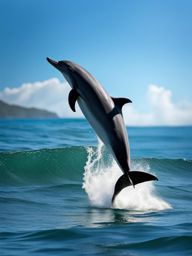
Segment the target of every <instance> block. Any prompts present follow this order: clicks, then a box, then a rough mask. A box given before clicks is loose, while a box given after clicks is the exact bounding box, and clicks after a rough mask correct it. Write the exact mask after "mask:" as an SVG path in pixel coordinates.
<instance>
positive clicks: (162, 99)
mask: <svg viewBox="0 0 192 256" xmlns="http://www.w3.org/2000/svg"><path fill="white" fill-rule="evenodd" d="M147 98H148V102H149V107H150V110H151V111H150V113H139V112H138V111H137V110H136V109H135V108H134V107H133V106H128V107H126V108H125V111H124V118H125V122H126V123H127V124H130V125H191V124H192V103H189V102H179V103H174V102H173V100H172V92H171V91H170V90H167V89H165V88H164V87H160V86H157V85H150V86H149V88H148V92H147Z"/></svg>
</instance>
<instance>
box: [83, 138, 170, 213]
mask: <svg viewBox="0 0 192 256" xmlns="http://www.w3.org/2000/svg"><path fill="white" fill-rule="evenodd" d="M87 153H88V158H87V162H86V165H85V167H84V169H85V172H84V177H83V188H84V189H85V191H86V193H87V194H88V197H89V200H90V203H91V205H93V206H97V207H112V206H111V198H112V195H113V191H114V186H115V183H116V182H117V180H118V178H119V177H120V176H121V175H122V171H121V170H120V168H119V166H118V165H117V163H116V162H115V161H114V160H113V158H112V157H111V156H110V155H109V154H106V148H105V146H104V145H103V143H102V142H101V141H100V140H99V143H98V147H97V148H96V149H94V148H92V147H89V148H88V149H87ZM131 168H132V171H146V168H147V172H150V168H149V166H147V167H146V166H143V165H142V163H140V164H138V163H137V164H134V163H132V166H131ZM113 207H114V208H118V209H127V210H135V211H145V212H146V211H160V210H165V209H170V208H171V206H170V205H169V204H168V203H167V202H165V201H164V200H163V199H162V198H160V197H159V196H157V194H156V192H155V187H154V185H153V183H152V182H146V183H141V184H138V185H137V186H136V187H135V189H134V188H133V187H132V186H130V187H127V188H125V189H123V190H122V191H121V193H120V194H119V195H118V196H117V197H116V199H115V203H114V205H113Z"/></svg>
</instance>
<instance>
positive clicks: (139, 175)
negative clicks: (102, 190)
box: [112, 172, 158, 204]
mask: <svg viewBox="0 0 192 256" xmlns="http://www.w3.org/2000/svg"><path fill="white" fill-rule="evenodd" d="M150 180H158V179H157V177H155V176H154V175H152V174H149V173H146V172H129V173H128V174H123V175H122V176H121V177H120V178H119V179H118V181H117V182H116V184H115V189H114V193H113V197H112V204H113V202H114V200H115V197H116V196H117V195H118V194H119V193H120V191H121V190H122V189H124V188H125V187H128V186H131V185H133V186H135V185H137V184H139V183H142V182H145V181H150Z"/></svg>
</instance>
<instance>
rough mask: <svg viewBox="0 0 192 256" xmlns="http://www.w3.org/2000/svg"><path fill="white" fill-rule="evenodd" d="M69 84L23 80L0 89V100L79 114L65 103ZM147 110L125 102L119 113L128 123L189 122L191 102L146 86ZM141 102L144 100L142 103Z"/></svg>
mask: <svg viewBox="0 0 192 256" xmlns="http://www.w3.org/2000/svg"><path fill="white" fill-rule="evenodd" d="M69 91H70V86H69V85H68V84H67V82H60V81H59V80H58V79H57V78H52V79H49V80H46V81H42V82H35V83H25V84H22V85H21V86H20V87H16V88H5V89H4V90H2V91H0V99H2V100H4V101H6V102H8V103H11V104H17V105H21V106H26V107H38V108H42V109H47V110H50V111H54V112H56V113H57V114H58V115H59V116H60V117H83V115H82V113H81V111H80V109H79V108H78V107H77V108H76V109H77V112H75V113H74V112H72V110H71V109H70V107H69V105H68V94H69ZM146 101H147V102H148V103H149V109H150V112H149V113H142V112H140V111H138V110H137V109H136V107H135V106H134V105H133V104H127V106H126V107H124V109H123V115H124V119H125V122H126V124H128V125H190V124H192V103H189V102H178V103H174V102H173V100H172V93H171V91H170V90H167V89H165V88H164V87H160V86H157V85H150V86H149V87H148V91H147V94H146ZM146 101H145V102H146Z"/></svg>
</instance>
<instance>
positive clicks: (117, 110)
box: [47, 58, 157, 203]
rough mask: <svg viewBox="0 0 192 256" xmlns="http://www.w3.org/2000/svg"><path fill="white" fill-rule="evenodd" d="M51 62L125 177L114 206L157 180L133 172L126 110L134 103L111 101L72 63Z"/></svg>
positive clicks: (153, 177) (150, 176)
mask: <svg viewBox="0 0 192 256" xmlns="http://www.w3.org/2000/svg"><path fill="white" fill-rule="evenodd" d="M47 60H48V62H49V63H50V64H52V65H53V66H54V67H55V68H57V69H58V70H59V71H61V73H62V74H63V75H64V77H65V79H66V80H67V81H68V83H69V85H70V86H71V88H72V90H71V91H70V93H69V97H68V101H69V105H70V107H71V109H72V110H73V111H75V103H76V101H77V102H78V104H79V106H80V108H81V110H82V112H83V114H84V115H85V117H86V118H87V120H88V121H89V123H90V124H91V126H92V127H93V129H94V130H95V132H96V133H97V135H98V136H99V137H100V139H101V140H102V141H103V143H104V144H105V145H106V146H107V147H108V148H109V149H110V151H111V152H112V154H113V156H114V158H115V160H116V161H117V163H118V165H119V167H120V168H121V170H122V171H123V173H124V174H123V175H122V176H121V177H120V178H119V179H118V181H117V183H116V185H115V189H114V193H113V196H112V203H113V202H114V200H115V197H116V196H117V195H118V194H119V192H120V191H121V190H122V189H123V188H125V187H127V186H130V185H133V186H135V185H136V184H138V183H141V182H145V181H150V180H157V178H156V177H155V176H153V175H151V174H149V173H145V172H137V171H130V151H129V142H128V136H127V131H126V128H125V124H124V120H123V116H122V107H123V105H124V104H126V103H129V102H131V100H129V99H127V98H112V97H110V96H109V95H108V93H107V92H106V91H105V90H104V88H103V87H102V86H101V84H100V83H99V82H98V81H97V80H96V79H95V78H94V77H93V76H92V75H91V74H90V73H89V72H87V71H86V70H85V69H83V68H82V67H81V66H79V65H77V64H75V63H73V62H71V61H58V62H57V61H54V60H52V59H50V58H47Z"/></svg>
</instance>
